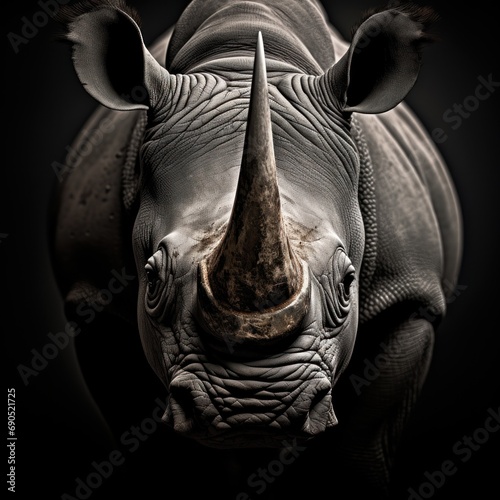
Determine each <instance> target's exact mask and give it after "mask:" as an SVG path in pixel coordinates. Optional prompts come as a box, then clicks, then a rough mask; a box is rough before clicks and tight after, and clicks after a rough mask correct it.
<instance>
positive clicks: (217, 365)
mask: <svg viewBox="0 0 500 500" xmlns="http://www.w3.org/2000/svg"><path fill="white" fill-rule="evenodd" d="M268 3H269V6H262V5H260V2H256V3H252V4H247V3H244V4H239V3H237V2H233V4H232V7H231V8H229V7H228V6H225V8H224V9H222V8H221V7H222V4H221V5H218V4H216V3H210V2H208V3H205V4H203V5H204V6H203V8H202V7H201V6H200V4H199V2H194V3H193V4H192V5H191V6H190V7H189V8H188V9H187V10H186V12H185V14H184V15H183V18H182V22H180V23H179V25H178V27H177V28H176V31H175V32H174V34H173V35H172V34H171V33H167V34H166V35H165V37H164V38H163V39H162V40H160V42H159V45H158V46H157V50H156V51H153V52H154V56H155V57H156V59H157V60H159V61H160V62H163V60H164V56H163V54H164V51H165V45H167V49H166V50H167V55H166V62H167V63H166V67H167V69H165V67H163V66H161V65H160V64H158V62H157V61H155V59H154V58H153V57H152V56H151V55H150V54H149V52H147V50H146V49H145V48H143V47H142V40H141V38H140V35H139V31H138V28H137V26H136V25H135V23H134V22H133V20H132V19H131V18H130V17H129V16H128V14H126V13H124V12H122V11H121V10H119V11H116V9H115V8H114V7H113V8H112V9H109V8H105V9H101V10H99V9H98V10H96V11H93V12H92V13H91V15H88V16H85V15H82V16H80V14H78V15H76V16H73V17H71V20H70V22H69V36H68V38H69V39H70V41H72V42H73V44H74V50H75V52H74V62H75V68H76V70H77V73H78V76H79V77H80V80H81V81H82V83H84V84H85V88H86V89H87V90H88V91H89V92H90V93H91V94H92V95H93V96H94V97H95V98H96V99H97V100H98V101H100V102H101V103H102V104H104V105H105V106H107V107H110V108H112V109H116V110H120V112H121V111H124V110H126V111H128V112H129V113H136V114H137V116H138V118H135V117H134V116H135V115H132V114H129V115H128V117H122V115H127V113H123V114H122V115H120V112H119V113H118V114H116V115H112V116H113V120H115V121H116V123H117V124H118V125H116V129H117V130H119V131H120V133H122V132H123V134H124V138H123V139H120V141H121V142H119V141H118V139H117V142H118V144H114V143H111V142H109V143H107V142H106V141H104V143H103V145H102V147H101V149H97V150H96V151H95V154H96V159H95V160H94V162H92V158H90V159H88V160H87V161H86V163H85V162H82V164H79V165H78V166H79V170H78V169H76V168H74V169H73V170H72V173H71V175H70V176H69V177H68V179H67V180H66V181H65V182H66V183H65V185H64V186H63V190H62V191H63V194H62V195H61V201H60V202H59V203H60V208H59V216H58V217H59V219H58V223H59V229H58V231H57V233H56V244H55V247H56V254H57V255H58V256H59V261H60V262H61V270H60V274H61V275H64V277H65V280H66V283H65V284H64V285H63V286H62V287H61V288H62V289H63V292H64V293H65V294H66V303H67V304H68V305H70V306H71V308H72V310H75V309H77V307H78V304H80V303H81V302H82V301H89V300H97V301H98V300H99V299H98V296H99V289H100V288H102V282H101V280H102V279H103V278H101V277H100V273H99V272H98V270H97V267H96V266H91V268H87V269H88V272H87V273H86V275H82V272H81V271H80V270H77V271H75V269H77V268H78V264H82V262H84V259H83V256H85V255H86V254H85V251H87V249H88V248H90V249H91V252H92V254H91V255H92V258H93V259H95V261H98V260H99V259H98V258H95V255H96V253H95V252H97V255H98V256H100V257H101V259H100V260H101V261H103V262H105V263H107V265H108V267H109V268H119V266H121V265H122V264H121V262H122V260H120V259H122V254H123V255H125V256H126V255H127V252H129V251H130V241H129V240H125V241H123V228H122V227H121V226H120V224H122V225H123V226H124V227H127V224H130V225H131V226H132V231H131V234H132V236H131V240H132V250H133V255H134V259H135V265H136V268H137V272H138V278H139V280H138V281H139V284H138V290H137V297H138V302H137V321H138V326H139V332H140V337H141V341H142V345H143V348H144V351H145V354H146V357H147V359H148V361H149V363H150V365H151V366H152V368H153V369H154V371H155V372H156V374H157V375H158V376H159V378H160V379H161V380H162V381H163V383H164V384H165V386H166V388H167V391H168V405H167V410H166V412H165V415H164V419H165V421H166V422H167V423H168V424H169V425H171V426H172V427H173V428H174V429H175V431H177V432H178V433H180V434H182V435H185V436H187V437H191V438H195V439H196V440H198V441H199V442H201V443H203V444H207V445H210V446H215V447H222V448H224V447H249V446H252V447H254V446H258V447H262V446H281V445H282V443H283V439H285V438H291V439H295V438H299V439H302V438H311V437H314V436H317V435H320V434H321V433H323V432H324V431H326V430H327V429H329V428H332V427H334V426H337V424H338V427H337V429H338V431H339V433H338V434H337V440H336V443H335V457H336V463H337V464H339V465H340V466H341V467H343V468H345V471H347V473H348V474H351V475H352V477H356V478H358V477H359V478H362V481H360V482H359V484H358V485H356V487H357V488H359V491H360V492H364V493H366V492H370V494H371V495H374V497H375V496H377V495H380V496H381V497H384V495H385V494H386V492H387V485H388V478H389V471H390V468H391V465H392V459H393V455H394V450H395V447H396V444H397V442H398V439H399V436H400V434H401V431H402V429H403V428H404V425H405V422H406V421H407V420H408V417H409V415H410V410H411V407H412V406H413V404H414V402H415V400H416V397H417V394H418V392H419V390H420V387H421V385H422V383H423V381H424V380H425V375H426V373H427V369H428V366H429V361H430V356H431V352H432V345H433V335H434V330H433V325H432V324H431V322H430V321H429V320H428V317H429V316H432V317H433V318H436V319H439V317H441V316H442V315H443V314H444V310H445V298H446V293H450V292H451V291H452V286H453V283H455V282H456V276H457V273H458V268H459V264H460V247H461V234H460V221H459V210H458V205H457V202H456V199H455V195H454V191H453V187H452V185H451V183H450V181H449V178H448V176H447V173H446V170H445V168H444V165H443V163H442V160H441V158H440V157H439V154H438V153H437V151H436V150H435V148H434V146H433V145H432V144H431V142H430V141H429V139H428V137H427V135H426V134H425V132H424V131H423V129H422V127H421V126H420V125H419V124H418V122H417V121H416V120H415V118H414V117H413V116H412V115H411V113H410V112H409V111H408V110H407V109H406V108H405V107H404V105H398V104H399V103H400V102H401V100H402V99H404V97H405V95H406V94H407V92H408V91H409V90H410V89H411V86H412V85H413V83H414V81H415V79H416V76H417V73H418V69H419V60H420V56H419V54H418V51H417V46H418V40H419V38H420V37H421V36H422V30H423V24H422V22H421V20H419V19H416V18H415V16H413V17H412V15H409V14H405V13H401V12H399V11H388V12H385V13H381V14H379V15H378V17H377V15H376V16H372V17H371V18H369V19H368V20H367V21H365V23H363V24H362V25H361V26H360V28H358V31H357V32H356V34H355V36H354V37H353V42H352V44H351V47H350V48H349V49H348V48H347V46H346V44H345V43H344V42H343V41H342V40H340V38H339V37H338V35H337V34H336V33H335V32H334V31H333V30H330V28H329V27H328V25H327V24H326V22H325V21H324V19H323V17H322V14H321V11H320V10H319V9H318V8H317V6H316V5H315V4H314V3H308V2H300V3H298V4H297V3H294V2H290V5H288V4H287V8H285V9H284V10H283V11H281V7H280V8H278V7H277V6H276V5H275V4H274V3H273V2H268ZM280 5H281V4H280ZM277 12H279V14H280V15H279V16H278V14H277ZM283 16H284V17H283ZM417 17H418V16H417ZM283 19H284V21H283ZM207 20H208V21H207ZM228 20H230V21H231V22H228ZM280 23H281V24H280ZM287 23H288V24H287ZM110 26H112V27H113V29H110ZM235 27H236V28H237V29H236V28H235ZM285 28H286V29H285ZM258 30H261V31H262V34H263V37H264V43H265V51H266V61H265V62H266V66H267V79H268V86H267V88H268V96H269V106H270V115H271V120H270V122H271V123H272V139H273V143H274V156H275V161H276V170H277V178H278V187H279V197H280V202H281V212H282V217H283V221H284V226H285V231H286V236H287V238H288V241H289V245H290V248H291V251H292V252H293V254H294V255H295V256H296V258H297V259H298V260H300V262H302V263H303V269H305V272H306V274H307V277H308V280H309V282H310V286H309V302H308V304H307V312H306V314H305V316H304V317H300V318H299V319H298V321H297V324H296V325H295V327H294V329H293V331H292V333H290V334H287V335H286V336H283V337H279V338H267V337H265V336H263V337H262V338H261V339H259V338H253V339H250V340H249V339H248V338H244V337H243V336H242V335H241V334H240V333H241V332H238V331H234V330H230V329H229V330H228V331H225V330H224V331H219V332H216V335H214V332H213V331H210V328H208V326H207V324H206V323H205V322H204V321H203V315H202V314H200V304H199V296H200V285H199V279H200V263H201V262H202V261H203V260H204V259H207V258H210V256H211V255H214V252H215V250H216V249H217V248H218V246H219V245H220V244H221V241H222V240H223V237H224V235H225V234H226V232H227V230H228V221H229V220H230V216H231V213H232V210H233V204H234V200H235V192H236V191H237V184H238V176H239V175H240V170H241V168H242V156H243V155H244V154H245V151H244V148H243V145H244V141H245V133H246V130H247V127H248V124H247V118H248V115H249V106H250V93H251V86H252V71H253V65H254V54H255V39H256V33H257V31H258ZM386 32H387V33H388V35H387V37H385V38H384V33H386ZM110 33H111V34H110ZM306 33H309V35H306ZM374 33H375V34H377V36H378V34H380V33H382V35H381V37H380V38H376V37H375V38H376V40H377V42H379V41H380V43H376V44H370V40H371V38H373V36H374V35H373V34H374ZM89 34H91V35H92V36H90V35H89ZM235 37H236V38H235ZM308 37H309V38H308ZM115 39H116V46H118V47H119V50H118V53H119V55H120V54H121V52H120V51H125V53H126V57H127V65H126V68H125V70H124V67H123V65H121V64H119V65H117V66H116V67H115V66H113V60H114V58H113V57H111V56H112V55H113V54H115V52H114V51H116V50H117V49H116V46H114V45H113V43H114V40H115ZM93 40H99V41H100V43H99V44H96V43H94V42H93ZM102 47H110V49H109V54H106V58H104V56H103V55H102V54H101V51H102ZM158 47H159V49H158ZM381 47H382V52H381V53H379V52H378V51H379V50H380V48H381ZM366 50H368V52H366ZM110 54H111V56H110ZM137 54H139V56H138V55H137ZM140 54H143V56H141V55H140ZM160 54H162V55H160ZM312 54H314V57H313V55H312ZM343 54H344V56H342V55H343ZM122 57H123V56H122ZM82 61H83V62H82ZM89 61H90V62H89ZM104 61H105V62H104ZM372 61H375V62H372ZM377 61H385V63H386V64H385V65H384V64H379V65H378V66H377V65H376V62H377ZM110 67H111V69H110V70H109V71H108V69H109V68H110ZM113 71H115V72H116V75H119V76H120V79H119V85H118V84H116V81H117V80H116V79H115V80H114V79H113V78H116V75H115V77H113V78H110V77H109V75H108V72H109V73H113ZM95 82H99V85H98V84H96V83H95ZM110 82H111V83H110ZM138 88H139V89H145V90H146V91H147V92H145V94H147V96H146V99H145V100H141V102H136V101H134V100H133V99H129V98H127V97H124V95H128V96H129V95H130V94H131V93H132V94H133V92H131V91H132V90H133V89H138ZM140 94H141V95H142V94H144V93H143V92H140ZM394 107H395V109H394V110H392V111H389V110H391V109H392V108H394ZM385 111H387V113H384V114H382V115H380V116H377V114H378V113H382V112H385ZM360 113H362V114H360ZM146 114H147V121H146V120H144V116H145V115H146ZM131 117H132V118H131ZM101 119H102V118H96V120H101ZM132 129H133V130H134V134H136V135H137V137H136V138H135V139H134V140H133V141H131V140H130V139H129V138H128V137H129V136H128V135H127V134H128V133H129V132H128V131H129V130H132ZM137 131H138V132H137ZM118 135H119V134H117V136H118ZM120 137H121V136H120ZM134 137H135V136H134ZM130 144H131V145H130ZM117 147H118V148H119V147H125V149H126V151H127V158H128V157H132V158H135V165H136V167H135V168H136V171H137V172H138V173H139V174H138V175H139V181H138V183H137V185H136V186H135V187H134V188H133V191H134V192H133V193H132V195H131V193H130V190H129V191H127V190H126V189H129V188H123V189H124V193H120V192H116V194H115V196H116V197H117V198H119V202H120V203H121V202H122V201H123V204H124V205H126V206H127V210H123V213H122V215H121V219H120V220H119V221H116V218H114V220H115V222H114V225H111V224H110V223H109V221H108V220H106V221H104V218H103V221H101V219H99V217H100V216H101V215H100V214H101V212H102V210H101V211H100V210H99V207H97V208H96V209H95V213H92V216H91V217H90V216H88V213H89V212H88V211H87V212H85V214H84V215H82V213H83V212H82V211H81V210H82V207H81V206H80V205H79V206H78V207H77V205H76V204H75V203H74V201H73V200H74V199H78V196H77V195H75V193H77V194H78V192H79V190H81V194H80V199H82V197H83V193H86V194H85V196H90V195H89V194H88V193H94V192H95V193H99V192H100V191H99V189H101V184H102V180H100V177H99V176H100V175H104V174H101V173H100V170H99V162H100V161H101V157H100V156H99V154H101V150H102V151H103V152H106V153H109V154H111V155H113V152H114V149H116V148H117ZM102 161H103V162H104V160H102ZM116 161H117V163H116V167H113V168H115V169H116V170H117V171H121V170H120V169H124V170H126V168H128V167H127V165H126V164H125V163H120V161H119V160H116ZM106 165H107V170H109V169H110V167H109V164H106ZM85 168H87V169H89V170H88V172H89V173H88V174H85V173H82V171H83V172H85V170H84V169H85ZM104 170H106V169H104ZM120 175H121V174H119V176H120ZM118 178H120V177H118ZM123 178H124V177H121V179H122V182H123ZM80 186H81V187H80ZM96 197H97V196H96ZM129 197H132V198H133V199H135V200H136V202H135V203H133V204H130V203H125V200H126V199H128V198H129ZM76 207H77V208H76ZM88 210H90V209H88ZM96 221H97V222H98V224H96ZM259 223H260V221H256V222H255V224H259ZM87 224H96V225H98V226H99V227H104V229H102V231H101V233H100V234H99V237H96V239H95V240H89V238H87V239H85V241H84V242H83V239H82V238H80V239H79V237H78V231H83V229H82V228H83V227H85V225H87ZM115 227H119V230H116V229H115ZM75 228H77V229H75ZM97 232H98V231H97ZM98 233H99V232H98ZM68 234H71V237H68ZM75 234H76V235H77V236H76V237H75ZM78 243H80V244H81V245H82V246H83V248H84V249H85V250H83V251H82V250H81V248H80V247H78V246H77V244H78ZM110 248H114V249H115V250H114V251H111V250H109V249H110ZM96 249H97V250H96ZM116 249H118V250H116ZM248 252H249V254H250V252H252V249H251V248H249V249H248ZM89 255H90V254H89ZM258 257H259V256H258V255H257V256H256V255H252V258H255V259H256V261H257V262H258V261H259V258H258ZM123 259H125V260H126V258H125V257H123ZM93 262H94V260H93ZM83 274H85V273H83ZM236 274H237V273H236ZM82 290H83V291H82ZM292 299H293V296H292V297H290V298H287V297H285V298H283V297H280V296H273V295H270V296H269V297H268V299H267V300H266V301H264V302H263V303H260V304H258V305H257V307H256V311H254V312H253V313H254V314H259V313H260V312H262V313H270V312H273V311H275V310H278V309H279V308H280V307H281V306H282V305H283V303H285V304H286V301H287V300H292ZM283 301H285V302H283ZM252 307H253V306H252ZM71 308H68V310H70V309H71ZM108 309H109V312H112V313H113V314H117V315H120V316H122V317H127V316H128V315H130V310H129V309H130V308H128V309H127V306H126V305H124V306H122V307H121V308H120V305H119V301H118V300H116V301H115V302H114V303H113V304H112V305H111V306H110V307H109V308H108ZM416 311H420V312H422V311H424V312H425V313H426V315H422V314H420V312H416ZM355 346H357V348H356V350H355ZM381 355H384V356H385V358H384V359H385V362H384V365H383V368H381V369H380V373H379V374H378V375H377V377H376V379H375V380H374V381H370V383H369V384H366V386H364V385H358V386H356V385H355V383H354V382H352V381H353V380H356V379H352V378H351V377H352V376H353V373H354V374H359V373H362V370H363V368H364V366H365V365H364V362H365V360H367V359H368V360H373V359H377V356H381ZM351 358H352V359H351ZM346 371H347V372H348V374H349V375H348V376H349V378H348V379H347V378H346V377H347V376H346V375H344V379H343V380H342V374H343V372H346ZM347 380H348V381H349V382H347ZM342 381H343V382H344V383H343V385H342ZM339 385H340V386H341V388H340V391H337V392H335V390H336V388H337V386H339ZM338 401H342V403H343V406H342V405H340V406H341V407H340V408H337V402H338ZM338 410H340V413H341V414H342V416H340V415H339V422H337V416H336V413H339V411H338Z"/></svg>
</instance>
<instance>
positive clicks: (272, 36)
mask: <svg viewBox="0 0 500 500" xmlns="http://www.w3.org/2000/svg"><path fill="white" fill-rule="evenodd" d="M258 31H261V32H262V34H263V37H264V43H265V46H266V58H267V59H269V60H275V61H278V62H283V63H286V64H287V65H290V66H292V67H294V68H295V69H296V70H298V71H300V72H304V73H307V74H312V75H315V74H321V73H322V72H323V70H324V69H326V68H328V67H329V66H331V65H332V64H333V62H334V50H333V46H332V41H331V37H330V32H329V29H328V25H327V23H326V21H325V18H324V16H323V13H322V11H321V9H320V7H319V6H318V5H317V4H316V3H315V2H313V1H310V2H309V1H304V0H302V1H301V0H294V1H291V2H287V3H286V4H285V3H284V2H283V0H267V1H264V0H254V1H235V0H220V1H218V2H207V1H206V0H205V1H203V0H194V1H193V2H192V3H191V4H190V5H189V6H188V8H187V9H186V10H185V12H184V13H183V15H182V16H181V18H180V19H179V21H178V22H177V24H176V27H175V31H174V34H173V36H172V39H171V41H170V44H169V48H168V52H167V56H166V67H167V69H169V71H171V72H172V73H187V72H190V71H193V68H195V67H198V66H205V67H206V66H207V64H208V63H209V62H210V61H214V60H218V61H220V60H221V59H224V58H246V57H253V54H254V51H255V40H256V34H257V32H258Z"/></svg>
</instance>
